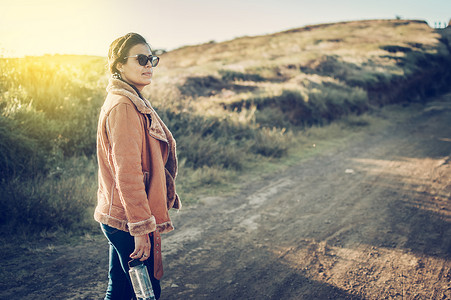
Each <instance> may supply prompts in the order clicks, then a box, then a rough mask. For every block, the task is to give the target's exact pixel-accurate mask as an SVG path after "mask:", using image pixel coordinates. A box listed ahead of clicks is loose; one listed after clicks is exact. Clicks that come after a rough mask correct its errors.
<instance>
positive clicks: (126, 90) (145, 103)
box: [106, 78, 172, 143]
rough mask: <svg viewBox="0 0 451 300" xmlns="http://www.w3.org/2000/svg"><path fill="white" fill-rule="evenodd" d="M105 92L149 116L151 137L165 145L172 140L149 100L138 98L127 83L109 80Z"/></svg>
mask: <svg viewBox="0 0 451 300" xmlns="http://www.w3.org/2000/svg"><path fill="white" fill-rule="evenodd" d="M106 90H107V92H109V93H112V94H116V95H122V96H125V97H127V98H128V99H130V101H131V102H132V103H133V104H134V105H135V107H136V109H137V110H138V111H139V112H140V113H142V114H145V115H149V116H150V119H151V125H150V128H149V133H150V134H151V135H152V136H154V137H155V138H157V139H159V140H162V141H164V142H166V143H168V142H169V140H171V139H172V135H171V136H170V137H169V136H167V133H168V132H169V130H167V128H166V125H165V124H164V123H163V121H162V120H161V119H160V117H159V116H158V114H157V112H156V111H155V110H154V109H153V107H152V105H151V104H150V102H149V100H147V99H145V98H144V97H143V98H141V97H139V95H138V93H137V92H136V91H135V90H134V89H133V87H132V86H130V85H129V84H128V83H126V82H124V81H122V80H120V79H116V78H110V81H109V83H108V86H107V88H106ZM165 129H166V130H165ZM169 134H170V132H169Z"/></svg>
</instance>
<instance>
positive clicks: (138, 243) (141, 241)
mask: <svg viewBox="0 0 451 300" xmlns="http://www.w3.org/2000/svg"><path fill="white" fill-rule="evenodd" d="M149 256H150V240H149V236H148V235H142V236H135V251H133V253H132V254H130V257H131V258H133V259H139V260H140V261H145V260H146V259H148V258H149Z"/></svg>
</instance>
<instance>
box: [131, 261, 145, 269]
mask: <svg viewBox="0 0 451 300" xmlns="http://www.w3.org/2000/svg"><path fill="white" fill-rule="evenodd" d="M143 264H144V263H143V262H142V261H140V260H139V259H132V260H131V261H129V262H128V267H129V268H133V267H136V266H139V265H143Z"/></svg>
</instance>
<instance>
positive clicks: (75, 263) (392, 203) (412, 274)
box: [0, 94, 451, 300]
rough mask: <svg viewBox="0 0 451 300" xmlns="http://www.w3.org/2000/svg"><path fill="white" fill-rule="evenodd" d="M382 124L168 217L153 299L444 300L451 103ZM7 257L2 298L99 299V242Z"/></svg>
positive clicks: (448, 289)
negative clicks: (159, 289) (169, 228)
mask: <svg viewBox="0 0 451 300" xmlns="http://www.w3.org/2000/svg"><path fill="white" fill-rule="evenodd" d="M393 124H395V125H393V126H390V127H389V128H388V129H387V130H384V131H381V132H378V133H376V134H374V133H373V134H371V135H368V136H366V137H364V138H362V139H358V140H354V141H350V142H349V143H348V145H346V146H345V147H341V148H340V149H335V150H330V151H326V152H323V153H321V154H319V155H316V156H315V157H313V158H311V159H308V160H306V161H303V162H300V163H299V164H297V165H296V166H294V167H291V168H289V169H286V170H284V171H281V172H277V173H272V174H269V175H266V176H265V177H263V179H261V180H258V181H253V182H249V183H247V184H246V185H245V187H244V188H243V189H242V190H241V191H240V193H238V195H237V196H234V197H229V198H225V197H214V198H209V199H203V200H202V201H201V202H200V203H199V204H197V205H195V206H190V207H188V208H184V209H183V210H182V211H181V212H179V213H175V214H173V221H174V223H175V225H176V227H177V229H176V230H175V231H174V232H172V233H170V234H167V235H165V236H164V237H163V238H164V239H163V255H164V262H165V276H164V277H163V280H162V286H163V294H162V297H161V299H162V300H169V299H190V298H193V299H451V283H450V281H451V259H450V258H451V200H450V199H451V166H450V155H451V94H448V95H445V96H443V97H441V98H438V99H436V101H434V102H431V103H429V104H428V105H426V106H424V107H421V108H418V109H417V110H416V111H415V112H414V113H413V114H412V116H411V117H409V119H408V120H407V121H403V122H393ZM44 244H45V242H44ZM18 250H19V252H20V253H22V254H21V255H23V260H21V261H20V262H18V261H17V260H14V263H11V262H9V261H8V260H7V259H6V258H5V257H2V259H1V264H2V272H3V274H6V275H7V276H8V278H11V280H10V281H9V282H2V283H1V286H0V298H1V299H101V298H102V297H103V293H104V290H105V288H106V283H107V243H106V241H105V239H104V238H103V237H102V236H100V235H99V236H94V237H85V238H84V241H83V243H79V244H77V245H76V246H71V247H68V246H64V245H62V246H44V247H42V246H41V247H37V248H36V249H30V248H29V247H22V248H20V247H19V249H18ZM19 275H20V276H19ZM17 277H20V278H21V279H20V280H15V278H17ZM2 278H5V276H2Z"/></svg>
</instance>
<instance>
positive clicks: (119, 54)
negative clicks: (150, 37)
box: [108, 32, 150, 74]
mask: <svg viewBox="0 0 451 300" xmlns="http://www.w3.org/2000/svg"><path fill="white" fill-rule="evenodd" d="M138 44H146V45H148V46H149V47H150V45H149V44H148V43H147V42H146V39H145V38H143V37H142V36H141V35H140V34H137V33H133V32H131V33H127V34H126V35H124V36H121V37H120V38H117V39H115V40H114V41H113V42H112V43H111V45H110V49H109V50H108V70H109V71H110V72H111V74H115V73H119V71H118V69H117V63H119V62H124V61H125V58H124V57H126V56H127V55H128V52H129V51H130V49H131V48H132V47H133V46H135V45H138Z"/></svg>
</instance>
